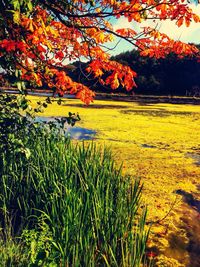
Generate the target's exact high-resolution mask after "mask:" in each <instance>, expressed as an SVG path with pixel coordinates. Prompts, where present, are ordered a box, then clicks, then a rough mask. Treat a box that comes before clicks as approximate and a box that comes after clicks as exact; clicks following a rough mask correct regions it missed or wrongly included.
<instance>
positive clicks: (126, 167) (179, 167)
mask: <svg viewBox="0 0 200 267" xmlns="http://www.w3.org/2000/svg"><path fill="white" fill-rule="evenodd" d="M30 99H31V101H32V102H33V103H35V102H36V101H37V97H30ZM68 111H71V112H79V114H80V116H81V119H82V120H81V122H80V123H79V124H78V125H79V126H82V127H86V128H89V129H93V130H96V131H97V135H96V140H95V142H96V143H97V144H106V145H108V146H111V147H112V150H113V153H114V155H115V160H117V162H118V164H121V162H123V171H124V172H125V173H128V174H130V175H133V176H140V177H141V178H142V181H143V182H144V193H143V198H144V201H145V202H146V203H147V204H148V206H149V216H150V217H149V218H148V219H149V221H151V220H153V221H157V220H160V219H162V218H163V217H165V215H166V214H167V213H168V211H169V210H170V208H171V207H172V205H174V206H173V209H172V211H171V213H170V214H169V215H168V216H167V218H165V219H164V220H163V221H162V222H161V223H160V225H159V227H158V225H155V227H154V228H153V232H154V238H153V240H152V242H150V243H149V246H152V247H153V246H154V244H155V243H156V244H157V245H159V250H160V251H161V252H162V253H164V254H166V255H167V256H168V257H170V255H169V254H170V253H171V256H172V257H174V258H176V259H177V260H179V263H178V262H177V261H176V260H174V261H173V259H170V260H171V261H172V262H173V263H172V264H173V265H172V266H181V261H183V262H184V263H187V262H188V259H189V258H188V253H187V251H186V250H182V251H181V252H180V251H179V248H177V247H175V248H173V249H171V248H170V246H171V244H170V242H169V236H170V235H171V234H172V233H173V234H176V235H177V236H179V237H180V238H181V242H183V243H184V244H185V245H187V244H188V242H189V240H188V237H187V230H186V229H185V228H184V229H183V224H182V221H181V217H182V216H183V212H184V211H182V207H183V201H182V197H181V196H178V195H177V194H176V193H175V191H176V190H178V189H182V190H184V191H186V192H188V193H193V194H195V196H196V197H197V198H198V197H199V195H198V189H197V186H198V184H199V179H200V167H199V166H197V165H195V164H194V159H192V158H191V157H189V156H188V154H187V153H192V154H197V153H200V145H199V144H200V134H199V133H200V107H199V106H198V105H181V104H162V103H160V104H151V105H146V104H142V103H133V102H132V103H131V102H114V101H95V102H94V103H93V104H91V105H90V106H89V107H86V106H84V104H82V103H81V102H80V101H79V100H64V102H63V104H62V105H61V106H59V105H57V104H56V103H53V104H52V105H50V106H49V107H48V108H47V109H46V110H45V113H44V114H43V115H44V116H65V115H67V114H68ZM41 115H42V114H41ZM185 208H187V207H185ZM186 212H187V211H186ZM172 252H173V253H172ZM163 257H164V256H162V257H161V256H160V260H161V261H162V259H163ZM165 260H166V259H165ZM168 260H169V259H168ZM170 260H169V261H170ZM174 262H175V263H174ZM183 266H184V265H183Z"/></svg>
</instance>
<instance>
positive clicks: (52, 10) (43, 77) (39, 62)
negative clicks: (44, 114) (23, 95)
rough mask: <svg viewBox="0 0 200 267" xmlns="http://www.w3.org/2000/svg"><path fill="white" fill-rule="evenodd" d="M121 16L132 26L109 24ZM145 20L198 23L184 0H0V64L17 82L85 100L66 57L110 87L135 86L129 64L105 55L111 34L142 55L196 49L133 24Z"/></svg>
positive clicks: (84, 91)
mask: <svg viewBox="0 0 200 267" xmlns="http://www.w3.org/2000/svg"><path fill="white" fill-rule="evenodd" d="M122 17H125V18H127V19H128V21H129V22H135V25H136V26H135V27H133V26H130V28H122V29H115V27H114V26H113V23H114V20H116V19H120V18H122ZM145 20H154V21H156V20H159V21H160V20H174V21H175V22H176V24H177V26H178V27H181V26H182V25H183V24H185V25H186V26H189V25H190V23H191V22H192V21H195V22H196V23H199V22H200V17H199V16H198V15H197V14H194V13H193V11H192V9H191V8H190V4H189V3H188V1H185V0H129V1H123V0H121V1H120V0H62V1H60V0H54V1H48V0H43V1H42V0H41V1H40V0H34V1H32V0H0V60H1V61H0V64H1V66H2V67H3V68H4V69H6V70H7V71H9V72H12V73H15V75H16V76H17V77H18V78H19V80H20V81H21V82H20V83H19V84H18V85H19V87H21V85H23V84H24V82H26V81H29V82H31V83H32V84H33V85H35V86H40V87H41V86H48V88H52V89H54V91H55V92H56V93H59V94H60V95H63V94H64V93H70V94H75V95H76V97H77V98H80V99H81V100H82V101H84V102H85V103H86V104H89V103H90V101H92V99H93V97H94V92H92V91H91V90H90V89H89V88H88V87H86V86H84V85H83V84H81V83H77V82H74V81H73V80H72V79H71V78H70V77H69V76H68V69H69V68H70V65H69V63H70V62H73V61H77V60H80V61H81V60H82V59H84V60H87V61H88V62H89V64H88V67H87V72H88V75H89V74H92V75H93V76H94V77H95V78H97V79H98V80H99V82H100V83H101V84H110V85H111V87H112V89H116V88H118V87H119V86H123V87H124V88H125V89H126V90H131V89H133V88H134V87H135V86H136V84H135V82H134V78H135V77H136V73H135V72H134V70H132V69H131V68H130V67H128V66H123V65H122V64H120V63H117V62H115V61H113V60H110V54H109V49H108V48H107V44H108V43H109V42H112V41H113V40H114V39H115V38H121V39H125V40H126V41H127V42H129V43H131V44H132V45H133V46H134V47H136V48H137V49H139V50H140V53H141V55H143V56H150V57H157V58H160V57H165V56H166V55H167V54H169V53H170V52H174V53H176V54H178V55H179V56H180V57H181V56H184V55H190V54H195V53H198V51H199V50H198V49H197V48H196V47H195V46H193V45H190V44H185V43H182V42H180V41H174V40H172V39H170V38H169V37H168V36H167V35H165V34H162V33H160V32H159V31H158V30H157V29H156V28H150V27H138V25H139V24H141V23H142V22H144V21H145ZM131 25H134V24H131ZM141 25H142V24H141ZM104 73H107V75H106V78H105V79H104Z"/></svg>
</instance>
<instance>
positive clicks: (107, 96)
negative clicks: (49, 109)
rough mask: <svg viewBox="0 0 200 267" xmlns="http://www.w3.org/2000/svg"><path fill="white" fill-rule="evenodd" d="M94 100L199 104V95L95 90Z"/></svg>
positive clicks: (39, 92) (40, 93)
mask: <svg viewBox="0 0 200 267" xmlns="http://www.w3.org/2000/svg"><path fill="white" fill-rule="evenodd" d="M0 92H1V93H12V94H18V90H17V89H16V88H6V87H0ZM27 92H28V95H35V96H47V97H48V96H49V97H54V98H57V97H59V96H58V95H56V96H53V91H50V90H39V89H34V90H32V89H27ZM63 98H65V99H66V98H69V99H76V97H75V95H70V94H65V95H64V96H63ZM94 100H105V101H106V100H109V101H110V100H112V101H122V102H139V103H143V104H145V103H147V104H156V103H170V104H192V105H200V97H188V96H171V95H168V96H166V95H136V94H133V95H127V94H123V93H118V94H116V93H100V92H96V97H95V99H94Z"/></svg>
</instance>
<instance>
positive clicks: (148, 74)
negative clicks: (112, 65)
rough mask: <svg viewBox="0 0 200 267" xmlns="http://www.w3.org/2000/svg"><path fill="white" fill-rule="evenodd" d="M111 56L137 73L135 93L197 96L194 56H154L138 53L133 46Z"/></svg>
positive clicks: (199, 78) (199, 80) (199, 67)
mask: <svg viewBox="0 0 200 267" xmlns="http://www.w3.org/2000/svg"><path fill="white" fill-rule="evenodd" d="M113 59H115V60H117V61H119V62H123V63H124V64H127V65H129V66H130V67H131V68H132V69H134V70H135V71H136V72H137V73H138V76H137V78H136V83H137V86H138V87H137V88H136V89H134V91H135V93H136V94H147V95H149V94H151V95H181V96H184V95H188V96H189V95H190V96H194V95H198V96H200V63H199V62H198V61H197V59H196V57H183V58H179V57H178V56H177V55H175V54H170V55H168V56H167V57H166V58H161V59H155V58H148V57H141V56H140V54H139V52H138V51H136V50H133V51H128V52H125V53H122V54H120V55H117V56H115V57H114V58H113ZM198 90H199V91H198Z"/></svg>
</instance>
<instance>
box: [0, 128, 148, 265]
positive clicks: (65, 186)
mask: <svg viewBox="0 0 200 267" xmlns="http://www.w3.org/2000/svg"><path fill="white" fill-rule="evenodd" d="M24 139H25V140H26V146H27V147H29V149H30V151H31V156H30V157H29V158H27V157H25V155H24V154H23V153H15V152H14V151H12V153H6V152H5V153H1V162H2V166H1V168H0V179H1V181H0V208H1V209H0V223H1V236H0V239H1V244H4V245H3V247H2V249H1V250H0V260H2V262H4V265H0V266H73V267H78V266H85V267H90V266H91V267H92V266H94V267H97V266H124V267H128V266H141V265H142V264H143V260H144V255H145V247H146V241H147V238H148V231H146V230H145V219H146V210H145V209H143V210H142V209H141V208H140V206H141V203H140V199H141V190H142V187H141V186H140V181H139V180H135V181H134V182H133V181H132V178H130V177H128V176H123V175H122V172H121V168H118V169H117V168H116V166H115V164H114V161H113V158H112V155H111V152H110V150H109V149H99V148H97V147H96V146H95V145H94V143H90V144H87V145H86V144H84V143H79V144H77V145H75V144H72V142H71V141H70V140H68V139H66V138H65V137H63V136H60V135H55V133H51V132H47V131H44V132H43V133H40V134H39V133H38V134H36V132H33V131H32V132H31V133H30V135H28V136H25V137H24ZM9 244H15V245H16V247H15V249H11V245H10V246H9ZM5 251H9V252H10V253H7V256H6V257H3V256H2V255H3V254H2V253H5ZM20 255H21V257H20ZM12 262H14V263H12Z"/></svg>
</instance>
